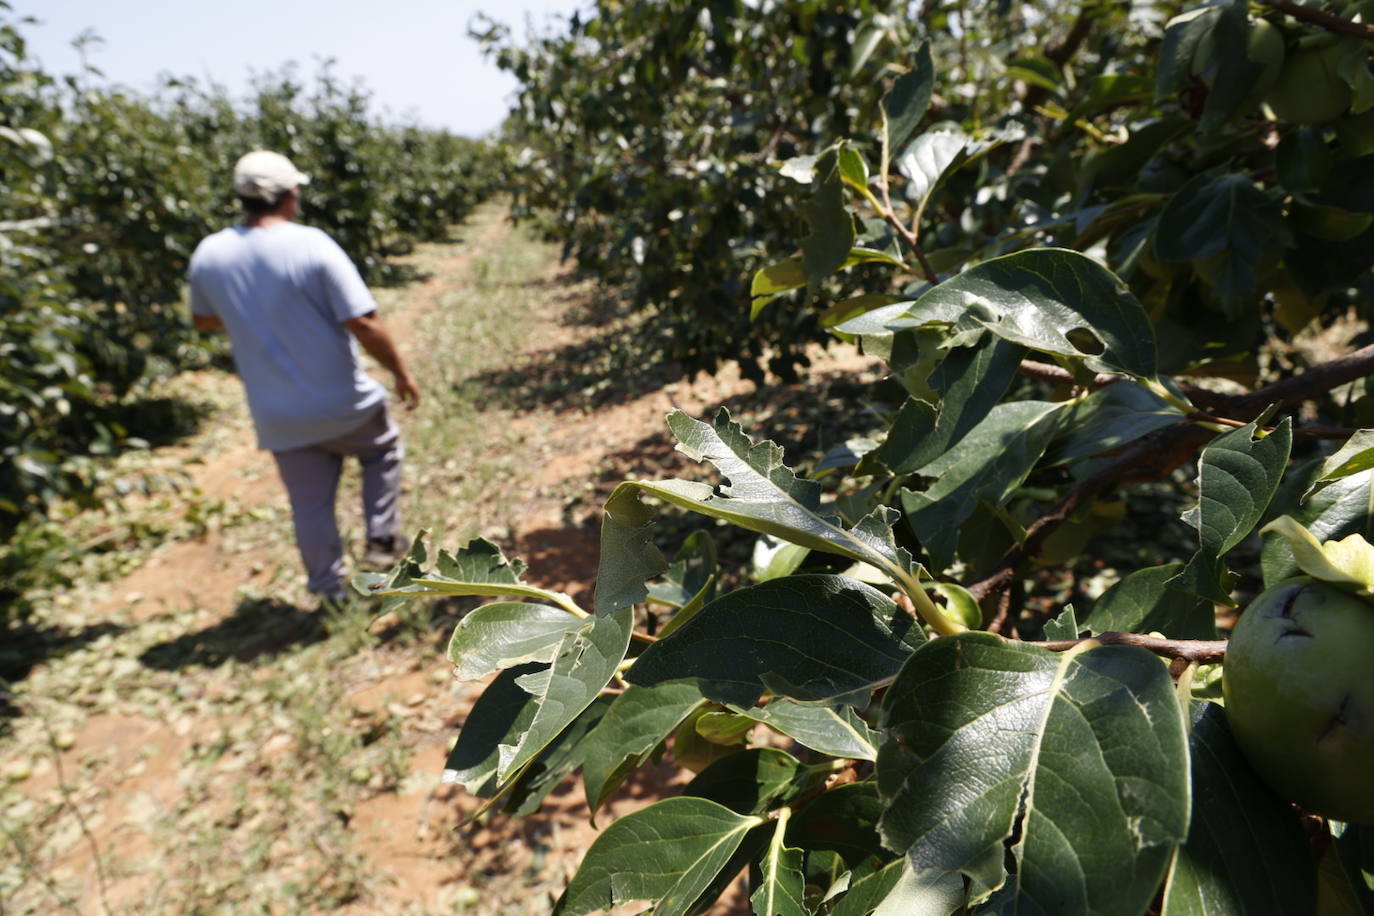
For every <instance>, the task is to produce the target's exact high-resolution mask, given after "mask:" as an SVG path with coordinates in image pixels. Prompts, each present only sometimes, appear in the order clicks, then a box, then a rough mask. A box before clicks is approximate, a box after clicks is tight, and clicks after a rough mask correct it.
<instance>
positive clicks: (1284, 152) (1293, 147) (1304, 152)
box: [1274, 127, 1332, 193]
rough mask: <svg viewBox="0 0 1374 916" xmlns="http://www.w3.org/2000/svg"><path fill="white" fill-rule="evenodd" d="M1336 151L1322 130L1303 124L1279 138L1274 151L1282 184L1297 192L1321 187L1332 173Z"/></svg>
mask: <svg viewBox="0 0 1374 916" xmlns="http://www.w3.org/2000/svg"><path fill="white" fill-rule="evenodd" d="M1331 163H1332V155H1331V150H1330V149H1329V148H1327V145H1326V138H1325V137H1323V136H1322V130H1321V129H1320V128H1316V127H1299V128H1298V129H1296V130H1293V131H1290V132H1289V133H1287V134H1285V135H1284V136H1283V139H1282V140H1280V141H1279V148H1278V149H1277V150H1276V151H1275V152H1274V171H1275V174H1276V175H1277V177H1278V179H1279V184H1281V185H1283V186H1284V188H1286V189H1287V190H1289V191H1293V192H1295V193H1310V192H1313V191H1318V190H1320V189H1321V187H1322V186H1323V185H1324V184H1326V179H1327V177H1328V176H1329V175H1330V174H1331Z"/></svg>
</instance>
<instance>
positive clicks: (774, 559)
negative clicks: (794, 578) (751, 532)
mask: <svg viewBox="0 0 1374 916" xmlns="http://www.w3.org/2000/svg"><path fill="white" fill-rule="evenodd" d="M810 553H811V551H810V550H808V549H807V548H805V547H801V546H798V545H797V544H789V543H788V542H787V541H780V540H778V539H777V538H775V537H772V536H770V535H767V534H761V535H759V537H758V540H756V541H754V555H753V557H752V558H751V560H752V566H753V569H752V570H751V572H750V576H751V578H752V579H753V580H754V581H755V582H767V581H769V580H770V579H781V578H782V577H784V576H790V575H792V574H793V573H794V572H796V571H797V570H798V569H800V568H801V565H802V563H803V562H804V561H805V560H806V557H807V555H808V554H810Z"/></svg>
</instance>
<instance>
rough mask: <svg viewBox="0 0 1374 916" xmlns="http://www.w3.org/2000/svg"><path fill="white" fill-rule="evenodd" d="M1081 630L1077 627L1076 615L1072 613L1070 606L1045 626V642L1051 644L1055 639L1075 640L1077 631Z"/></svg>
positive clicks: (1071, 606)
mask: <svg viewBox="0 0 1374 916" xmlns="http://www.w3.org/2000/svg"><path fill="white" fill-rule="evenodd" d="M1081 629H1083V628H1082V627H1080V626H1079V625H1078V615H1077V614H1076V613H1074V609H1073V605H1072V604H1070V605H1069V606H1067V607H1066V608H1064V610H1062V611H1060V612H1059V614H1058V616H1056V617H1055V618H1054V619H1053V620H1050V621H1048V622H1046V624H1045V641H1046V642H1053V641H1054V640H1057V639H1077V638H1078V631H1079V630H1081Z"/></svg>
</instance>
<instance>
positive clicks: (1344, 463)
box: [1302, 429, 1374, 501]
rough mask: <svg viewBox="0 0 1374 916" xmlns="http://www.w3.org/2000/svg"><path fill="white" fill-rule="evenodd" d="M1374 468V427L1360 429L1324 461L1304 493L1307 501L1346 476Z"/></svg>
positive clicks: (1304, 498)
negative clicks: (1315, 477)
mask: <svg viewBox="0 0 1374 916" xmlns="http://www.w3.org/2000/svg"><path fill="white" fill-rule="evenodd" d="M1370 468H1374V429H1359V430H1356V431H1355V434H1354V435H1353V436H1351V437H1350V438H1349V439H1347V440H1346V442H1345V444H1344V445H1342V446H1341V447H1340V450H1339V451H1337V452H1336V454H1334V455H1332V456H1331V457H1330V458H1327V459H1326V460H1325V461H1323V462H1322V465H1321V470H1320V472H1318V474H1317V479H1316V480H1314V481H1312V485H1311V486H1310V487H1308V488H1307V492H1305V493H1303V495H1302V498H1303V500H1304V501H1306V500H1307V499H1308V498H1309V497H1310V496H1311V495H1312V494H1313V493H1315V492H1317V491H1318V490H1320V489H1322V488H1323V487H1325V486H1327V485H1328V484H1330V483H1332V482H1333V481H1337V480H1340V479H1342V478H1344V477H1349V476H1351V475H1352V474H1359V473H1362V472H1364V471H1367V470H1369V469H1370Z"/></svg>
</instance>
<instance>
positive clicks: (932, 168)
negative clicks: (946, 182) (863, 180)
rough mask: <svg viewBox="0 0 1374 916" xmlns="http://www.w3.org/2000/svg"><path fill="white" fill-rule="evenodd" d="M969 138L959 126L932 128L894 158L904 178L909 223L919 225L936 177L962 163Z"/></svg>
mask: <svg viewBox="0 0 1374 916" xmlns="http://www.w3.org/2000/svg"><path fill="white" fill-rule="evenodd" d="M969 142H970V139H969V136H968V134H966V133H964V132H963V131H961V130H954V129H948V128H942V129H940V130H932V131H928V132H926V133H924V134H921V136H919V137H917V138H916V139H915V140H913V141H912V142H911V145H910V146H908V147H907V148H906V152H904V153H902V155H901V156H900V157H898V158H897V160H896V166H897V171H899V172H901V173H902V175H904V176H905V177H906V180H907V183H906V187H905V188H904V189H903V193H904V194H905V195H906V199H907V200H909V201H911V205H912V208H913V213H912V220H911V221H912V224H913V225H917V226H919V225H920V219H921V214H923V213H924V212H925V209H926V204H928V203H929V202H930V198H931V195H932V194H934V193H935V187H936V185H938V184H939V183H940V179H942V178H944V177H945V174H946V173H948V172H952V171H953V170H954V169H956V168H958V167H959V166H960V165H962V164H963V162H964V160H965V158H966V157H965V155H964V153H965V150H967V148H968V146H969Z"/></svg>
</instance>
